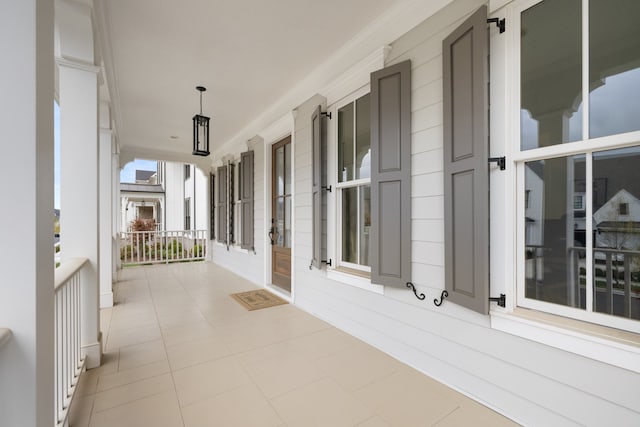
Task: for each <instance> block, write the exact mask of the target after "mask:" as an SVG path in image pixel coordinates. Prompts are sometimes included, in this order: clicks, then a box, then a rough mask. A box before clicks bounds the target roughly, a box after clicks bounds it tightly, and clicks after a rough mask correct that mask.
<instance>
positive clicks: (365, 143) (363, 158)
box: [356, 94, 371, 178]
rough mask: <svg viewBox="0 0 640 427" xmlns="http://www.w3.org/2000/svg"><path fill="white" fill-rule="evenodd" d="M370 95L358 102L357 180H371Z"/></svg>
mask: <svg viewBox="0 0 640 427" xmlns="http://www.w3.org/2000/svg"><path fill="white" fill-rule="evenodd" d="M370 104H371V103H370V101H369V94H366V95H365V96H363V97H362V98H360V99H358V100H357V101H356V178H371V149H370V147H371V136H370V135H371V127H370V123H371V107H370Z"/></svg>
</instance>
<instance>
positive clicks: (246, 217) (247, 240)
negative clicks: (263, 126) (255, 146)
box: [240, 151, 254, 250]
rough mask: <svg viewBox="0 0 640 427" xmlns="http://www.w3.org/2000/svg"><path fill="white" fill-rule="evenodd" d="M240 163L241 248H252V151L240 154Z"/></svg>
mask: <svg viewBox="0 0 640 427" xmlns="http://www.w3.org/2000/svg"><path fill="white" fill-rule="evenodd" d="M240 164H241V165H242V168H241V169H240V171H241V174H242V176H241V178H240V186H241V188H240V199H241V206H242V242H241V247H242V249H251V250H253V167H254V166H253V151H247V152H245V153H242V154H241V155H240Z"/></svg>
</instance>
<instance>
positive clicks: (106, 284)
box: [98, 102, 113, 308]
mask: <svg viewBox="0 0 640 427" xmlns="http://www.w3.org/2000/svg"><path fill="white" fill-rule="evenodd" d="M99 146H100V148H99V151H100V152H99V156H98V157H99V162H100V167H99V169H100V184H99V186H100V193H99V194H100V200H99V203H100V214H99V224H100V265H101V266H102V268H100V308H108V307H113V270H112V268H111V266H112V265H113V259H112V255H113V232H112V229H111V224H112V219H111V215H112V213H113V209H112V206H111V203H112V200H113V197H112V193H111V192H112V181H113V179H112V171H113V168H112V158H111V156H112V152H113V132H112V131H111V114H110V110H109V104H108V103H106V102H101V103H100V143H99Z"/></svg>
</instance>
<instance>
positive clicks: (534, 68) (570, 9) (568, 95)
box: [520, 0, 582, 150]
mask: <svg viewBox="0 0 640 427" xmlns="http://www.w3.org/2000/svg"><path fill="white" fill-rule="evenodd" d="M581 9H582V5H581V0H563V1H543V2H541V3H538V4H537V5H535V6H533V7H531V8H529V9H527V10H525V11H524V12H522V16H521V18H522V21H521V22H522V27H521V37H520V47H521V63H520V72H521V76H520V77H521V110H522V114H521V130H522V133H523V134H522V139H521V148H522V149H523V150H528V149H532V148H537V147H546V146H549V145H555V144H561V143H563V142H570V141H576V140H580V139H582V134H581V131H580V128H577V127H576V126H575V124H574V125H573V126H571V122H572V121H574V122H575V120H576V119H575V118H574V116H575V112H576V110H577V109H578V105H579V103H580V101H581V97H582V83H581V82H582V21H581ZM570 127H572V128H574V129H575V128H577V131H574V132H573V133H571V132H570Z"/></svg>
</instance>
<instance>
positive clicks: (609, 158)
mask: <svg viewBox="0 0 640 427" xmlns="http://www.w3.org/2000/svg"><path fill="white" fill-rule="evenodd" d="M521 5H522V6H521V10H520V11H519V12H520V22H519V25H520V28H515V29H514V30H515V31H516V34H519V35H520V45H519V49H520V51H519V57H518V64H517V66H518V67H519V73H517V74H516V75H519V79H520V81H519V88H518V90H516V91H514V92H515V93H519V94H520V95H519V96H520V98H519V105H520V114H519V117H520V123H519V124H520V127H519V128H520V129H519V134H520V138H519V144H518V146H517V147H514V148H515V149H516V152H515V153H514V158H516V159H517V178H518V228H519V230H520V231H519V233H518V235H519V236H520V240H519V245H518V258H519V260H520V261H519V264H518V265H519V268H518V289H517V303H518V305H520V306H523V307H527V308H533V309H537V310H541V311H546V312H549V313H553V314H558V315H562V316H567V317H573V318H576V319H579V320H585V321H590V322H594V323H600V324H603V325H605V326H611V327H615V328H620V329H626V330H630V331H633V332H640V322H637V320H640V211H638V212H637V213H636V209H634V207H635V206H638V205H639V204H640V171H639V170H638V168H637V166H636V165H637V164H638V162H640V121H638V120H637V117H639V116H640V102H638V99H640V65H639V64H640V27H638V26H637V22H636V21H637V19H636V17H637V16H640V3H637V2H627V1H624V0H613V1H608V2H603V1H595V0H566V1H562V2H558V1H551V0H545V1H541V2H538V3H535V4H533V2H531V1H529V2H527V3H526V4H525V3H521ZM583 22H588V23H589V25H588V28H585V27H584V26H583ZM516 105H518V104H516ZM634 215H637V217H636V216H634Z"/></svg>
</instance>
